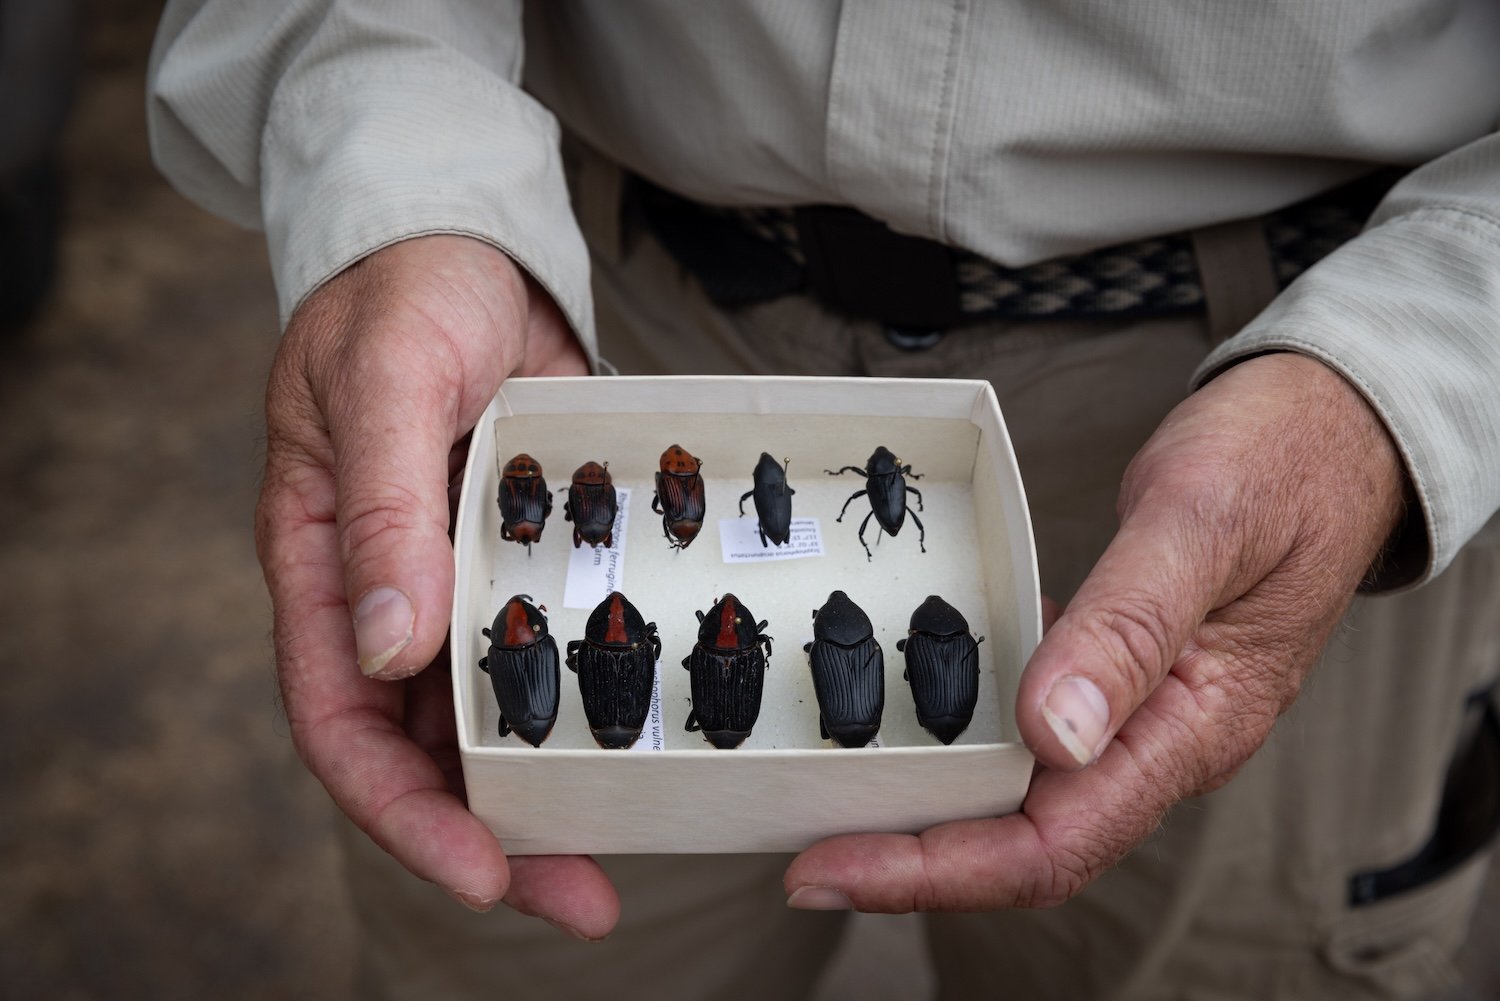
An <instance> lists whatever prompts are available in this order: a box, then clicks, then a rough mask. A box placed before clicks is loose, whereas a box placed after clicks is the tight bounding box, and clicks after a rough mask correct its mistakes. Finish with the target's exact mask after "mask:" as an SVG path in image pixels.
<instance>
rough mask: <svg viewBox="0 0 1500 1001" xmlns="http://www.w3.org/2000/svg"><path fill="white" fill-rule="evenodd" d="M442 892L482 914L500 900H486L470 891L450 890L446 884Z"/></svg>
mask: <svg viewBox="0 0 1500 1001" xmlns="http://www.w3.org/2000/svg"><path fill="white" fill-rule="evenodd" d="M443 892H444V893H446V894H447V895H448V896H450V897H452V898H453V899H454V900H456V901H458V902H459V903H460V904H463V905H464V906H465V907H467V908H468V909H469V910H471V911H473V912H475V913H476V914H483V913H484V912H485V911H488V910H490V909H492V908H493V907H494V906H495V905H496V904H498V903H499V902H500V901H498V900H486V899H484V898H483V897H479V896H476V895H474V894H472V893H464V892H463V891H462V890H450V889H448V887H446V886H445V887H443Z"/></svg>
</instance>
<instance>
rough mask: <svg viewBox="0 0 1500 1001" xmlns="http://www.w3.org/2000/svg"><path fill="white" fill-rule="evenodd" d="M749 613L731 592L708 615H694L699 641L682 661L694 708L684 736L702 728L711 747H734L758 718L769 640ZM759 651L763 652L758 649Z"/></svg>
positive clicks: (743, 740) (738, 744) (763, 626)
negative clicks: (689, 676)
mask: <svg viewBox="0 0 1500 1001" xmlns="http://www.w3.org/2000/svg"><path fill="white" fill-rule="evenodd" d="M765 628H766V623H765V620H761V621H760V622H756V621H755V616H754V615H751V614H750V610H749V609H748V608H746V607H745V606H744V605H742V604H740V600H739V599H738V598H736V597H735V596H734V595H732V594H726V595H724V597H722V598H720V599H719V601H718V602H717V603H716V604H715V605H714V607H713V608H711V609H709V610H708V614H707V615H704V614H703V613H702V612H699V613H698V643H697V645H696V646H694V647H693V652H692V653H690V654H688V656H687V657H686V659H684V660H683V662H682V666H683V667H685V668H687V669H688V671H689V672H690V673H691V675H692V687H693V708H692V709H691V710H690V711H689V712H688V718H687V725H686V726H685V727H684V729H686V730H688V731H689V732H692V731H695V730H702V731H703V736H705V737H707V738H708V742H709V743H710V744H713V745H714V746H715V747H718V748H724V749H728V748H731V747H739V746H740V745H741V744H743V743H744V742H745V738H746V737H748V736H750V729H751V728H752V727H753V726H755V720H756V719H757V718H758V717H759V716H760V693H761V688H762V686H763V685H764V684H765V680H766V679H765V675H766V658H767V657H769V656H770V655H771V637H769V636H767V635H766V634H765V633H764V632H763V631H762V630H764V629H765ZM763 648H764V649H763Z"/></svg>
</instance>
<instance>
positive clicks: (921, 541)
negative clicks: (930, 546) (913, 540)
mask: <svg viewBox="0 0 1500 1001" xmlns="http://www.w3.org/2000/svg"><path fill="white" fill-rule="evenodd" d="M909 513H910V514H911V520H912V521H914V522H916V523H917V545H919V546H921V547H922V552H924V553H925V552H927V529H925V528H923V527H922V519H921V518H918V517H917V512H915V511H910V512H909Z"/></svg>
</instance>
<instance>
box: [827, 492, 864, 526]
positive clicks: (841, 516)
mask: <svg viewBox="0 0 1500 1001" xmlns="http://www.w3.org/2000/svg"><path fill="white" fill-rule="evenodd" d="M869 492H870V491H868V490H861V491H860V492H859V493H856V494H850V495H849V500H846V501H844V506H843V507H841V508H839V516H838V517H837V518H835V519H833V520H834V521H843V520H844V512H845V511H847V510H849V505H850V503H851V502H853V500H854V499H855V498H856V497H863V496H864V495H865V494H867V493H869ZM872 513H873V512H872ZM866 520H867V521H868V520H869V519H868V518H867V519H866Z"/></svg>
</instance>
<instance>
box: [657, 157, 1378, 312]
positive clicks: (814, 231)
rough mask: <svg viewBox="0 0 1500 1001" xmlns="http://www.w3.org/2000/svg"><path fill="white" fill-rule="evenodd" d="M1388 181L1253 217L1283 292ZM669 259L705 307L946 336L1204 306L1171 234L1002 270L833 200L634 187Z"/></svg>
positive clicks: (1182, 245)
mask: <svg viewBox="0 0 1500 1001" xmlns="http://www.w3.org/2000/svg"><path fill="white" fill-rule="evenodd" d="M1395 177H1396V175H1395V174H1393V173H1391V172H1386V171H1382V172H1380V173H1377V174H1373V175H1371V176H1369V177H1366V178H1363V179H1361V180H1359V181H1356V182H1354V183H1352V184H1348V185H1345V186H1344V187H1342V188H1338V189H1336V190H1334V191H1331V192H1327V193H1325V194H1322V195H1319V196H1317V197H1316V198H1312V199H1309V200H1307V201H1304V202H1299V203H1298V204H1296V205H1292V206H1289V207H1287V208H1285V209H1282V210H1280V211H1278V212H1273V213H1271V214H1270V215H1268V216H1266V217H1265V220H1264V224H1265V228H1266V242H1267V245H1268V247H1269V249H1270V253H1271V258H1272V265H1273V267H1274V269H1275V274H1276V278H1277V280H1278V281H1279V282H1280V283H1281V286H1282V287H1283V288H1284V287H1286V286H1287V285H1288V284H1290V283H1291V281H1292V280H1293V279H1294V278H1296V277H1297V276H1298V275H1300V274H1301V273H1302V272H1303V271H1305V270H1307V268H1308V267H1310V266H1311V265H1312V264H1313V263H1315V262H1316V261H1318V260H1320V259H1322V258H1323V257H1325V256H1327V255H1328V254H1329V253H1331V252H1332V251H1333V250H1334V249H1335V248H1336V247H1338V246H1339V245H1340V244H1342V243H1344V242H1345V241H1347V240H1349V239H1350V238H1352V237H1353V236H1355V235H1356V234H1357V233H1358V232H1359V231H1360V228H1361V227H1362V226H1363V225H1364V222H1365V220H1366V219H1367V218H1369V215H1370V213H1371V211H1373V209H1374V207H1375V204H1376V202H1378V201H1379V199H1380V197H1381V196H1382V195H1383V194H1384V193H1385V192H1386V190H1388V189H1389V188H1390V186H1391V184H1392V183H1393V182H1394V180H1395ZM635 198H636V200H637V202H638V204H639V205H640V207H641V210H642V213H643V215H644V217H645V219H646V222H647V224H648V225H649V226H650V227H651V229H652V231H653V232H654V233H655V234H656V235H657V237H658V238H659V239H660V240H661V242H662V244H663V245H664V246H665V247H666V248H667V250H668V252H669V253H671V254H672V256H673V257H674V258H676V259H677V261H678V262H679V263H681V264H682V265H683V267H684V268H686V269H687V270H688V272H689V273H691V274H692V275H693V276H694V277H695V278H697V279H698V281H699V282H700V283H701V284H702V285H703V287H704V289H705V291H706V292H707V293H708V295H709V297H710V298H712V299H713V300H714V301H715V302H717V303H718V304H720V305H722V306H725V307H730V308H735V307H740V306H746V305H751V304H754V303H759V302H766V301H769V300H771V299H775V298H779V297H780V296H783V295H791V294H793V293H800V292H808V293H811V294H812V295H814V296H815V297H816V298H818V299H819V300H821V301H822V302H823V303H824V304H825V305H827V306H828V307H829V308H831V309H833V310H835V311H838V312H841V313H843V314H844V315H846V316H852V317H860V318H868V319H876V320H881V321H883V322H885V323H887V324H889V325H892V326H898V327H912V328H921V329H938V330H941V329H946V328H948V327H952V326H955V325H957V324H960V323H964V322H967V321H969V320H977V319H981V318H985V317H1006V318H1012V319H1042V318H1049V319H1052V318H1066V317H1078V316H1092V315H1100V314H1109V315H1111V316H1119V317H1126V316H1133V315H1134V316H1148V315H1149V316H1159V315H1165V314H1172V313H1191V312H1197V311H1201V310H1202V308H1203V283H1202V280H1201V279H1200V278H1199V275H1198V265H1197V261H1196V260H1195V259H1194V257H1193V247H1192V238H1191V236H1190V235H1189V234H1188V233H1186V232H1183V233H1173V234H1168V235H1165V236H1160V237H1155V238H1152V239H1148V240H1137V241H1135V242H1132V243H1122V244H1118V245H1116V246H1112V247H1105V248H1103V249H1101V250H1095V251H1090V252H1089V253H1086V254H1079V255H1077V256H1074V257H1061V258H1056V259H1054V260H1050V261H1043V262H1041V263H1039V264H1032V265H1028V266H1026V267H1021V268H1007V267H1004V266H1003V265H1000V264H996V263H994V262H993V261H989V260H986V259H985V258H983V257H980V256H978V255H977V254H971V253H968V252H967V251H963V250H958V249H955V248H952V247H948V246H945V245H943V244H941V243H937V242H936V241H933V240H927V239H923V238H921V237H913V236H903V235H901V234H898V233H895V232H893V231H892V230H891V229H890V228H889V227H888V226H886V225H885V224H884V223H882V222H879V221H878V220H876V219H873V218H871V217H870V216H867V215H865V214H863V213H862V212H858V211H856V210H854V209H850V208H844V207H839V206H803V207H796V208H722V207H716V206H709V205H703V204H700V203H697V202H692V201H689V200H687V199H685V198H682V197H680V196H678V195H676V194H673V193H671V192H668V191H665V190H663V189H661V188H658V187H656V186H654V185H651V184H649V183H648V182H646V181H643V180H640V179H636V184H635Z"/></svg>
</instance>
